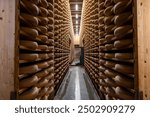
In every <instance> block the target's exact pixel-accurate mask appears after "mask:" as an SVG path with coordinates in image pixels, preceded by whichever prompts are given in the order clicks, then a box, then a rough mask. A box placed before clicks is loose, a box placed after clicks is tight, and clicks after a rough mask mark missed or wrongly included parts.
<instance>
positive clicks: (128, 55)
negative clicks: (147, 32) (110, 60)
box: [115, 53, 133, 60]
mask: <svg viewBox="0 0 150 117" xmlns="http://www.w3.org/2000/svg"><path fill="white" fill-rule="evenodd" d="M115 58H117V59H122V60H128V59H133V53H115Z"/></svg>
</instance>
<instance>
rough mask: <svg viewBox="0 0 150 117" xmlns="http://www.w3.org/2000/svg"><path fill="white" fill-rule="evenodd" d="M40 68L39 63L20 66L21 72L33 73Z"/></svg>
mask: <svg viewBox="0 0 150 117" xmlns="http://www.w3.org/2000/svg"><path fill="white" fill-rule="evenodd" d="M38 70H39V68H38V66H37V65H30V66H23V67H20V68H19V74H31V73H35V72H37V71H38Z"/></svg>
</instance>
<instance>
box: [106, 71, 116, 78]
mask: <svg viewBox="0 0 150 117" xmlns="http://www.w3.org/2000/svg"><path fill="white" fill-rule="evenodd" d="M104 73H105V75H106V76H107V77H110V78H114V77H116V76H117V73H116V72H114V71H112V70H105V72H104Z"/></svg>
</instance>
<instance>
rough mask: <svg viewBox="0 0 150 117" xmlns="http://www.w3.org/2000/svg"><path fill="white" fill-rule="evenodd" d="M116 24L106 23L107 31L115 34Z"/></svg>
mask: <svg viewBox="0 0 150 117" xmlns="http://www.w3.org/2000/svg"><path fill="white" fill-rule="evenodd" d="M115 28H116V27H115V25H108V26H107V25H106V26H105V32H106V33H107V34H111V33H112V34H113V32H114V30H115Z"/></svg>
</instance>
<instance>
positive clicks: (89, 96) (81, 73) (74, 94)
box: [54, 66, 100, 100]
mask: <svg viewBox="0 0 150 117" xmlns="http://www.w3.org/2000/svg"><path fill="white" fill-rule="evenodd" d="M54 99H55V100H99V99H100V98H99V96H98V94H97V92H96V90H95V88H94V86H93V84H92V82H91V80H90V79H89V77H88V76H87V74H86V72H85V70H84V68H82V67H80V66H71V67H70V69H69V72H68V74H67V75H66V77H65V78H64V81H63V82H62V84H61V86H60V88H59V90H58V92H57V94H56V96H55V98H54Z"/></svg>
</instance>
